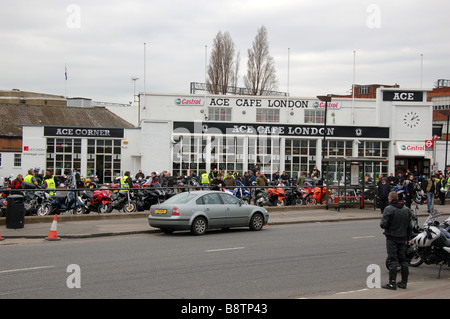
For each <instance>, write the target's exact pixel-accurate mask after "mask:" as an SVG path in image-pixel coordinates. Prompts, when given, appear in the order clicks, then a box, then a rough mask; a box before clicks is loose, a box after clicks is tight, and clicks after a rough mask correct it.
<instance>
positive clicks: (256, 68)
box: [244, 26, 278, 95]
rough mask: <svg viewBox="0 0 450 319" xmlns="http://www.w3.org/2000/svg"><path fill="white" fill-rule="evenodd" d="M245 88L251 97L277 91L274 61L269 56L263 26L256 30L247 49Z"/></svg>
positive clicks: (265, 31)
mask: <svg viewBox="0 0 450 319" xmlns="http://www.w3.org/2000/svg"><path fill="white" fill-rule="evenodd" d="M244 84H245V87H246V88H247V90H248V91H249V92H251V94H252V95H265V94H266V93H265V92H268V91H275V90H276V89H278V80H277V78H276V71H275V61H274V59H273V57H271V56H270V55H269V42H268V39H267V30H266V27H265V26H261V27H260V28H259V29H258V32H257V34H256V37H255V40H254V41H253V46H252V48H251V49H248V62H247V75H246V76H244Z"/></svg>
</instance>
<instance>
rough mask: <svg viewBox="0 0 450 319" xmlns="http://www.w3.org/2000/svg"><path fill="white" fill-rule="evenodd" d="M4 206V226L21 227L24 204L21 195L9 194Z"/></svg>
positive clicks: (23, 216) (23, 220) (23, 217)
mask: <svg viewBox="0 0 450 319" xmlns="http://www.w3.org/2000/svg"><path fill="white" fill-rule="evenodd" d="M7 203H8V204H7V206H6V228H15V229H17V228H23V226H24V224H25V204H24V199H23V196H22V195H9V196H8V198H7Z"/></svg>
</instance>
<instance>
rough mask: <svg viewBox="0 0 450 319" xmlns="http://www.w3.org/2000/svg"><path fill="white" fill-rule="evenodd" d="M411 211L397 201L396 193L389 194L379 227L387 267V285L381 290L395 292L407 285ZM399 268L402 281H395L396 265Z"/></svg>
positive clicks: (401, 202)
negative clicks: (383, 239)
mask: <svg viewBox="0 0 450 319" xmlns="http://www.w3.org/2000/svg"><path fill="white" fill-rule="evenodd" d="M411 217H412V212H411V210H410V209H409V208H408V207H406V206H404V203H403V201H401V200H398V196H397V193H396V192H390V193H389V206H387V207H386V208H385V210H384V212H383V217H382V218H381V222H380V227H381V228H383V229H384V235H385V236H386V249H387V254H388V257H387V261H386V263H387V265H388V268H389V283H388V284H386V285H384V286H382V288H386V289H392V290H395V289H397V287H399V288H403V289H405V288H406V285H407V283H408V275H409V268H408V260H407V259H406V244H407V242H408V241H409V240H411V235H412V225H411ZM398 263H399V264H400V266H401V276H402V281H400V282H398V283H396V280H397V264H398Z"/></svg>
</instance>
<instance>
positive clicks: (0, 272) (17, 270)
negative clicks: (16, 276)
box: [0, 266, 56, 274]
mask: <svg viewBox="0 0 450 319" xmlns="http://www.w3.org/2000/svg"><path fill="white" fill-rule="evenodd" d="M55 267H56V266H41V267H30V268H21V269H10V270H0V274H6V273H11V272H19V271H28V270H36V269H48V268H55Z"/></svg>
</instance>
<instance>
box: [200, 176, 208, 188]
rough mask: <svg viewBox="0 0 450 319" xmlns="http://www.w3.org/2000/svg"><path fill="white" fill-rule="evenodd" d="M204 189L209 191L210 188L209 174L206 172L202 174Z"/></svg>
mask: <svg viewBox="0 0 450 319" xmlns="http://www.w3.org/2000/svg"><path fill="white" fill-rule="evenodd" d="M202 187H203V188H204V189H208V188H209V174H208V173H206V172H204V173H203V174H202Z"/></svg>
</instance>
